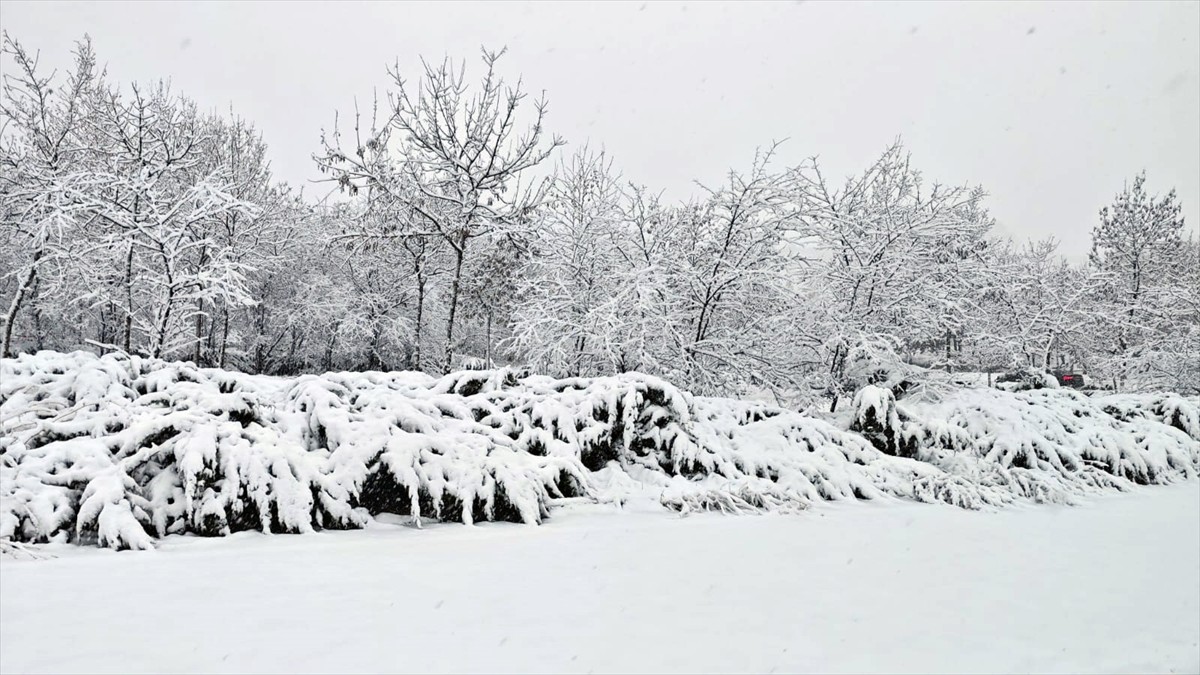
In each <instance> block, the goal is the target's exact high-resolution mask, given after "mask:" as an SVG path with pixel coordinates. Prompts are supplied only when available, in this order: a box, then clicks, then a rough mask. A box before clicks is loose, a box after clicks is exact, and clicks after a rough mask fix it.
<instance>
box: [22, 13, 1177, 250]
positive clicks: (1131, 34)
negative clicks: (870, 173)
mask: <svg viewBox="0 0 1200 675" xmlns="http://www.w3.org/2000/svg"><path fill="white" fill-rule="evenodd" d="M0 28H3V29H4V30H7V31H9V33H10V34H11V35H12V36H13V37H15V38H17V39H18V40H20V41H22V42H23V43H24V44H25V45H26V46H27V47H29V48H32V49H40V50H41V51H42V53H43V58H44V60H45V62H46V63H48V64H52V65H57V66H64V65H66V64H68V63H69V61H68V59H69V51H70V49H71V47H72V42H73V41H74V40H76V39H77V38H79V37H81V36H82V35H83V34H84V33H85V32H86V33H89V34H90V35H91V36H92V38H93V40H94V42H95V46H96V49H97V52H98V55H99V57H100V60H101V62H102V63H105V64H107V66H108V69H109V74H110V76H112V77H113V78H114V79H116V80H119V81H121V82H130V81H134V80H137V81H145V80H149V79H155V78H159V77H170V78H171V79H172V81H173V82H174V84H175V87H176V89H177V90H179V91H181V92H183V93H184V94H186V95H188V96H190V97H191V98H193V99H195V100H196V101H197V102H198V103H199V104H200V106H201V107H202V108H220V109H226V108H227V107H228V106H229V105H230V104H232V105H233V107H234V109H235V110H236V111H237V112H238V113H239V114H241V115H243V116H245V117H247V118H248V119H250V120H252V121H253V122H254V123H255V124H256V125H257V126H258V127H259V128H260V129H261V130H262V131H263V133H264V135H265V137H266V140H267V142H268V144H269V146H270V148H271V154H272V157H273V163H274V168H275V171H276V173H277V174H278V175H280V176H281V177H282V178H285V179H287V180H289V181H292V182H295V183H299V182H302V181H306V180H308V179H311V178H315V177H316V172H315V170H314V169H313V164H312V161H311V155H312V153H313V152H315V151H316V150H317V149H318V141H319V134H320V129H321V127H323V126H329V125H330V124H331V123H332V120H333V114H334V111H335V110H338V109H340V110H342V112H343V114H346V113H347V112H349V111H350V110H352V106H353V101H354V98H355V97H356V96H357V97H358V98H359V100H360V101H367V100H369V99H370V97H371V95H372V90H373V88H375V87H381V88H382V87H383V86H385V85H386V83H387V76H386V73H385V65H387V64H390V63H392V62H394V61H396V60H397V59H398V60H399V63H400V66H401V68H402V70H406V71H407V72H411V73H413V74H414V75H415V74H416V73H417V68H418V67H419V61H418V57H419V56H420V55H424V56H426V57H430V58H441V57H442V56H443V55H450V56H452V57H456V58H458V57H469V58H471V59H475V57H476V55H477V54H478V50H479V47H480V45H481V44H483V45H488V46H489V47H500V46H504V45H507V46H508V47H509V54H508V55H507V56H506V57H505V58H504V59H503V61H502V66H501V69H502V71H503V72H504V73H506V74H509V75H513V76H515V75H517V74H522V75H523V76H524V79H525V83H526V85H527V86H528V88H530V89H531V90H534V91H539V90H543V89H544V90H545V91H546V93H547V96H548V98H549V100H550V108H551V109H550V115H549V118H548V126H549V128H550V129H551V130H552V131H555V132H558V133H560V134H562V135H563V136H565V137H566V138H567V140H568V141H569V142H570V143H571V145H572V146H577V145H581V144H583V143H584V142H587V141H589V140H590V141H591V143H592V144H593V145H603V146H604V147H606V148H607V149H608V151H609V152H610V153H611V154H612V155H614V156H615V159H616V164H617V166H618V167H620V168H621V169H622V170H623V172H624V174H625V176H626V177H627V178H630V179H633V180H637V181H639V182H644V183H647V184H649V185H650V186H652V187H656V188H661V189H665V190H666V193H667V195H668V196H670V197H677V198H678V197H684V196H686V195H688V194H690V193H691V192H692V191H693V190H694V188H693V187H692V186H691V181H693V180H697V179H699V180H702V181H704V182H716V181H719V180H720V179H721V177H722V175H723V173H724V172H725V171H726V170H727V169H728V168H730V167H735V166H736V167H745V166H747V165H748V164H749V163H750V160H751V158H752V157H753V153H754V149H755V147H756V146H759V145H764V144H766V143H769V142H770V141H771V140H772V139H778V138H785V137H786V138H789V141H788V142H787V144H786V145H785V146H784V149H783V151H782V155H781V160H782V161H784V162H787V163H795V162H798V161H800V160H802V159H803V158H805V157H807V156H810V155H814V154H815V155H819V156H820V158H821V161H822V163H823V165H824V166H825V167H826V169H827V172H828V174H829V175H834V176H844V175H846V174H848V173H852V172H857V171H860V170H861V169H863V168H865V167H866V165H867V164H868V163H869V162H870V161H871V160H872V159H873V158H874V157H875V156H876V155H878V154H879V153H880V152H882V150H883V149H884V148H885V147H886V146H887V144H888V143H889V142H890V141H891V140H892V139H893V138H895V137H896V136H902V137H903V139H904V141H905V143H906V145H907V146H908V147H909V149H910V150H911V151H912V153H913V160H914V163H915V164H916V165H917V166H918V167H920V168H921V169H922V170H923V171H924V172H925V175H926V176H927V178H930V179H937V180H939V181H942V182H948V183H963V182H970V183H976V184H982V185H983V186H984V187H985V188H986V189H987V190H988V191H989V192H990V193H991V197H990V199H989V204H990V207H991V210H992V212H993V214H994V215H995V216H996V217H997V219H998V220H999V221H1000V224H1001V226H1002V228H1003V230H1004V231H1005V232H1007V233H1010V234H1012V235H1014V236H1018V237H1040V236H1045V235H1048V234H1053V235H1055V236H1056V237H1058V238H1059V239H1060V240H1061V241H1062V243H1063V251H1064V252H1065V253H1067V254H1070V255H1072V256H1073V257H1076V256H1081V255H1083V254H1085V253H1086V250H1087V248H1088V245H1089V243H1088V235H1089V233H1090V231H1091V227H1092V226H1093V224H1094V223H1095V221H1096V219H1097V211H1098V210H1099V208H1100V207H1101V206H1103V205H1104V204H1105V203H1107V202H1108V201H1110V200H1111V199H1112V197H1113V195H1114V194H1115V193H1116V192H1117V191H1118V190H1120V189H1121V187H1122V184H1123V183H1124V182H1125V181H1126V179H1128V178H1129V177H1130V176H1132V175H1133V174H1134V173H1136V172H1137V171H1138V170H1140V169H1142V168H1145V169H1146V170H1147V172H1148V176H1149V183H1150V187H1151V189H1152V190H1156V191H1162V192H1165V191H1166V190H1168V189H1170V188H1171V187H1175V188H1177V189H1178V191H1179V195H1180V198H1181V200H1182V202H1183V206H1184V214H1185V217H1186V218H1187V221H1188V229H1189V230H1191V231H1196V225H1197V222H1198V221H1200V217H1198V216H1200V211H1198V208H1200V3H1198V2H1174V3H1152V2H1132V3H1120V2H1097V3H1086V2H1065V3H995V4H992V3H983V2H970V3H964V4H952V3H948V2H936V3H927V4H919V3H918V4H905V3H893V2H886V3H878V4H873V3H854V4H851V3H824V2H802V3H797V2H772V3H757V4H756V3H749V2H740V3H736V4H722V3H710V2H692V3H666V2H641V1H640V0H638V1H635V2H630V3H617V2H596V3H583V2H567V3H553V4H552V3H500V2H487V3H465V2H463V3H438V4H429V5H425V4H409V3H403V4H402V3H395V4H392V3H363V4H355V3H351V2H336V3H335V2H330V3H320V2H290V3H287V2H261V3H252V2H236V3H221V2H194V3H191V2H181V1H171V2H129V3H101V2H85V3H66V2H62V3H58V2H45V1H38V2H23V1H19V0H4V1H3V4H2V5H0ZM471 63H472V65H474V64H475V63H477V62H476V61H474V60H473V61H472V62H471ZM476 72H477V71H476ZM381 91H382V89H381ZM324 190H325V188H324V187H323V186H310V187H308V188H306V191H308V192H310V193H314V194H315V193H318V192H323V191H324Z"/></svg>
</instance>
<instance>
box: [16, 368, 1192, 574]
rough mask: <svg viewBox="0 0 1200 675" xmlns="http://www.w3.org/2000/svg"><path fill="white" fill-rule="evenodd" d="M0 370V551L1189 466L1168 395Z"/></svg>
mask: <svg viewBox="0 0 1200 675" xmlns="http://www.w3.org/2000/svg"><path fill="white" fill-rule="evenodd" d="M0 376H2V377H0V431H2V432H3V433H2V434H0V541H3V542H7V543H6V544H5V546H6V547H8V549H12V548H13V545H14V544H19V543H37V542H46V541H58V542H77V543H88V544H95V545H99V546H107V547H112V548H132V549H142V548H149V547H152V546H153V544H154V540H155V539H157V538H159V537H163V536H166V535H169V534H184V533H190V534H197V535H204V536H220V535H226V534H229V533H232V532H237V531H242V530H258V531H262V532H276V533H305V532H311V531H314V530H318V529H342V528H357V527H363V526H364V525H366V524H367V523H369V522H370V521H371V519H372V517H373V516H374V515H375V514H378V513H384V512H386V513H394V514H401V515H408V516H412V517H413V519H414V520H415V522H417V523H418V524H420V523H421V521H422V520H423V519H437V520H446V521H459V522H463V523H467V524H470V523H474V522H479V521H486V520H506V521H512V522H520V523H539V522H541V521H542V520H543V519H544V518H546V517H547V516H548V515H549V514H550V511H551V507H552V505H553V504H554V502H555V500H557V499H562V498H571V497H574V498H584V499H591V500H597V501H609V502H617V503H621V502H625V501H629V500H635V499H637V500H643V501H645V500H647V499H649V500H653V501H656V502H658V503H660V504H661V505H663V506H665V507H667V508H670V509H674V510H676V511H679V512H681V513H688V512H691V511H695V510H718V511H723V512H754V511H764V510H771V511H795V510H800V509H804V508H806V507H807V506H809V505H811V504H812V503H814V502H818V501H824V500H841V499H880V498H902V499H912V500H918V501H940V502H945V503H949V504H953V505H956V506H961V507H966V508H980V507H983V506H989V505H1001V504H1005V503H1008V502H1011V501H1012V500H1013V499H1016V498H1032V499H1037V500H1054V501H1069V500H1070V499H1071V498H1072V496H1074V495H1076V494H1078V493H1079V492H1081V491H1082V490H1086V489H1089V488H1117V489H1122V488H1125V487H1127V486H1129V485H1132V484H1134V483H1141V484H1145V483H1163V482H1169V481H1171V480H1175V479H1178V478H1183V477H1191V476H1195V475H1196V473H1197V470H1198V469H1200V440H1198V436H1200V433H1198V432H1200V424H1198V416H1197V405H1196V403H1195V402H1194V401H1191V400H1189V399H1184V398H1181V397H1178V396H1171V395H1158V396H1151V397H1139V396H1131V395H1125V396H1110V397H1106V398H1103V399H1089V398H1088V397H1086V396H1084V395H1082V394H1080V393H1078V392H1075V391H1070V390H1039V391H1027V392H1020V393H1007V392H1000V391H995V390H986V389H980V390H962V391H958V392H956V393H954V394H952V395H950V396H946V397H943V398H941V399H940V400H938V401H935V402H921V403H912V402H910V401H906V402H905V403H904V405H900V404H897V402H896V399H895V397H894V395H893V394H892V392H891V391H890V390H889V389H886V388H883V387H876V386H869V387H866V388H864V389H863V390H861V391H860V392H859V393H858V395H857V396H856V397H855V402H854V406H853V413H854V419H853V420H852V421H851V422H850V423H849V424H848V425H847V427H848V428H847V427H839V426H837V425H835V424H833V423H830V422H827V421H823V420H820V419H814V418H812V417H808V416H805V415H802V414H799V413H796V412H792V411H788V410H784V409H781V408H777V407H772V406H769V405H764V404H761V403H750V402H742V401H732V400H728V399H717V398H704V397H694V396H692V395H691V394H689V393H687V392H685V391H682V390H680V389H678V388H676V387H674V386H673V385H671V384H670V383H668V382H666V381H664V380H661V379H658V378H655V377H650V376H646V375H640V374H634V373H627V374H622V375H618V376H612V377H598V378H570V379H552V378H548V377H541V376H534V375H530V374H529V373H527V372H524V371H519V370H512V369H499V370H468V371H462V372H457V373H451V374H449V375H446V376H444V377H442V378H440V379H438V378H433V377H430V376H428V375H424V374H420V373H410V372H402V373H380V372H367V373H328V374H325V375H321V376H314V375H305V376H302V377H299V378H295V379H284V378H265V377H258V376H248V375H242V374H239V373H233V372H226V371H221V370H215V369H199V368H195V367H193V366H191V365H190V364H186V363H171V362H165V361H161V360H156V359H144V358H140V357H125V356H116V355H107V356H103V357H97V356H95V355H93V354H90V353H86V352H75V353H72V354H59V353H54V352H40V353H38V354H35V355H23V356H21V357H18V358H16V359H4V360H3V361H2V362H0ZM6 550H7V549H6ZM14 550H15V549H14Z"/></svg>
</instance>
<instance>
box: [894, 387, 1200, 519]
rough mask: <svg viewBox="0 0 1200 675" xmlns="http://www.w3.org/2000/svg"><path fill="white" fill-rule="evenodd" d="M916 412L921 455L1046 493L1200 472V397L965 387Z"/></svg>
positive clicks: (1064, 494)
mask: <svg viewBox="0 0 1200 675" xmlns="http://www.w3.org/2000/svg"><path fill="white" fill-rule="evenodd" d="M1113 413H1117V414H1113ZM906 415H907V416H908V417H909V418H911V419H912V420H913V421H912V422H910V423H909V424H908V426H907V431H906V433H907V435H908V436H909V437H910V438H912V439H914V441H915V442H916V444H917V446H918V447H917V453H916V457H917V458H918V459H920V460H922V461H924V462H928V463H931V464H934V465H936V466H938V467H940V468H942V469H944V470H946V471H947V472H949V473H953V474H956V475H961V476H963V477H964V478H967V479H968V480H971V481H973V482H975V483H978V484H981V485H998V486H1004V487H1006V488H1007V489H1009V490H1011V491H1012V492H1014V493H1015V494H1016V495H1018V496H1021V497H1028V498H1032V499H1035V500H1038V501H1062V502H1070V501H1071V500H1072V496H1073V495H1076V494H1078V493H1079V492H1081V491H1083V490H1087V489H1092V488H1115V489H1127V488H1128V487H1130V486H1131V485H1133V484H1141V485H1145V484H1159V483H1168V482H1172V481H1175V480H1179V479H1186V478H1193V477H1195V476H1196V475H1197V472H1198V471H1200V441H1198V440H1197V438H1196V437H1195V436H1193V435H1189V433H1188V432H1187V431H1186V429H1187V428H1189V427H1188V425H1190V424H1192V422H1193V421H1194V420H1195V419H1196V415H1197V406H1196V405H1195V404H1194V403H1191V402H1189V401H1187V400H1186V399H1183V398H1180V397H1173V396H1162V397H1155V396H1149V397H1146V396H1132V395H1127V396H1122V397H1107V398H1096V399H1093V398H1090V397H1088V396H1086V395H1085V394H1082V393H1080V392H1077V391H1074V390H1070V389H1039V390H1029V391H1021V392H1016V393H1011V392H1004V391H997V390H992V389H964V390H961V391H959V392H956V393H955V394H954V395H951V396H948V397H945V398H943V399H942V400H940V401H937V402H933V403H924V404H914V405H913V406H911V407H910V408H909V409H908V410H907V412H906Z"/></svg>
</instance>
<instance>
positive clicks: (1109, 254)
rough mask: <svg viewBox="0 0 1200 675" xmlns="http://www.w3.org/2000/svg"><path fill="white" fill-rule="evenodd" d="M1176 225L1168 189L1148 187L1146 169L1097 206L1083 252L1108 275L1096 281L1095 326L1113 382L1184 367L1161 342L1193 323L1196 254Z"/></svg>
mask: <svg viewBox="0 0 1200 675" xmlns="http://www.w3.org/2000/svg"><path fill="white" fill-rule="evenodd" d="M1183 227H1184V219H1183V215H1182V207H1181V205H1180V203H1179V200H1178V198H1177V197H1176V194H1175V191H1174V190H1171V191H1170V192H1168V193H1167V194H1166V195H1162V196H1157V195H1153V194H1150V193H1149V191H1148V190H1147V188H1146V174H1145V172H1142V173H1140V174H1138V175H1137V176H1135V177H1134V179H1133V183H1132V185H1127V186H1126V188H1125V189H1124V190H1122V191H1121V192H1120V193H1119V194H1118V195H1117V197H1116V199H1115V200H1114V201H1113V203H1112V204H1111V205H1110V206H1106V207H1104V208H1103V209H1101V210H1100V223H1099V224H1098V225H1097V226H1096V227H1095V228H1094V229H1093V231H1092V250H1091V256H1090V261H1091V264H1092V266H1093V267H1094V268H1095V269H1096V270H1098V271H1100V272H1102V273H1104V274H1105V275H1106V276H1107V283H1105V284H1104V285H1103V286H1102V287H1101V292H1102V294H1103V300H1102V302H1103V303H1104V305H1105V309H1106V312H1105V320H1104V321H1103V322H1102V323H1101V324H1100V325H1098V326H1097V330H1099V331H1103V333H1102V334H1103V335H1104V336H1105V341H1106V342H1107V343H1108V344H1106V345H1103V346H1102V347H1101V350H1102V353H1103V355H1104V357H1105V358H1104V367H1105V369H1106V370H1107V371H1108V372H1109V373H1110V374H1111V376H1112V377H1113V378H1114V380H1115V382H1116V383H1117V384H1118V385H1119V384H1120V383H1121V382H1122V381H1123V380H1125V379H1126V378H1128V377H1130V376H1136V375H1138V374H1139V373H1140V374H1145V373H1147V372H1148V371H1157V370H1161V369H1163V368H1164V366H1165V367H1166V369H1167V370H1169V371H1173V370H1178V369H1179V368H1181V367H1182V368H1184V369H1186V368H1187V367H1188V365H1187V364H1186V363H1181V362H1180V361H1179V359H1178V358H1177V357H1175V356H1172V353H1173V352H1174V351H1175V347H1170V346H1168V343H1177V342H1178V341H1179V338H1180V337H1181V336H1184V338H1185V345H1186V344H1187V341H1188V340H1190V339H1191V338H1190V336H1191V335H1193V334H1194V332H1195V326H1196V312H1195V306H1194V298H1195V296H1196V290H1197V286H1196V285H1195V284H1196V282H1195V279H1196V277H1195V272H1194V270H1195V259H1194V258H1192V257H1191V256H1190V255H1189V253H1190V252H1189V249H1188V247H1185V246H1184V241H1183ZM1189 299H1191V300H1189ZM1163 359H1167V360H1169V361H1172V362H1174V363H1172V364H1171V365H1166V364H1164V363H1162V360H1163ZM1185 360H1186V357H1185ZM1169 379H1171V378H1169Z"/></svg>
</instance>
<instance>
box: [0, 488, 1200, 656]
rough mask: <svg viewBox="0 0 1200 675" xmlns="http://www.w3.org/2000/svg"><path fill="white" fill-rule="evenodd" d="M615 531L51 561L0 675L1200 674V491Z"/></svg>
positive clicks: (894, 505)
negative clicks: (509, 674)
mask: <svg viewBox="0 0 1200 675" xmlns="http://www.w3.org/2000/svg"><path fill="white" fill-rule="evenodd" d="M605 509H606V507H600V506H586V507H584V506H581V507H575V508H574V510H571V509H570V508H568V509H560V510H556V512H555V516H554V517H553V518H552V519H551V520H550V521H548V522H547V523H546V524H545V525H543V526H541V527H528V526H520V525H510V524H505V523H489V524H485V525H480V526H476V527H463V526H461V525H448V526H434V527H427V528H426V529H425V530H424V531H416V530H415V529H413V528H410V527H404V526H399V525H394V524H382V523H380V524H375V525H373V526H371V527H370V528H368V529H366V530H361V531H352V532H325V533H317V534H309V535H303V536H281V535H276V536H264V535H260V534H256V533H250V532H247V533H241V534H236V535H234V536H231V537H227V538H221V539H202V538H197V537H178V536H173V537H168V538H167V539H166V540H164V541H163V542H162V544H161V546H160V548H159V549H158V550H156V551H150V552H137V553H134V552H124V553H115V552H112V551H108V550H99V549H91V548H86V549H85V548H78V547H72V546H65V545H59V546H51V547H49V548H48V549H46V550H50V551H54V552H56V553H57V554H58V555H59V557H58V558H57V559H53V560H35V561H16V560H4V561H3V562H0V572H2V573H0V670H2V671H3V672H6V673H9V672H12V673H16V672H52V671H56V672H100V671H104V672H295V673H303V672H367V671H375V672H380V671H382V672H453V671H473V672H479V671H487V672H506V671H526V672H580V673H585V672H590V671H595V672H614V671H642V672H764V673H765V672H804V671H816V672H838V671H841V672H867V671H887V672H915V671H926V672H1007V673H1018V672H1031V671H1032V672H1075V673H1083V672H1181V673H1196V672H1198V671H1200V646H1198V641H1200V482H1197V481H1195V480H1192V481H1189V482H1186V483H1183V484H1178V485H1173V486H1165V487H1150V488H1141V489H1138V490H1136V491H1135V492H1133V493H1130V494H1118V495H1111V496H1103V497H1097V498H1094V499H1090V500H1089V501H1088V503H1087V504H1085V505H1083V506H1079V507H1073V508H1072V507H1062V506H1052V505H1043V506H1015V507H1012V508H1009V509H1006V510H1003V511H999V512H996V511H990V512H988V511H985V512H971V511H965V510H962V509H956V508H951V507H947V506H939V505H921V504H914V503H906V502H898V501H894V500H886V501H881V502H871V503H835V504H824V505H820V506H819V507H817V508H814V509H812V510H810V511H807V512H805V513H803V514H800V515H794V516H779V515H763V516H720V515H714V514H703V515H698V516H693V517H690V518H685V519H680V518H678V517H677V516H673V515H670V514H667V513H664V512H662V511H644V512H633V513H631V512H625V513H612V512H605Z"/></svg>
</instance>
